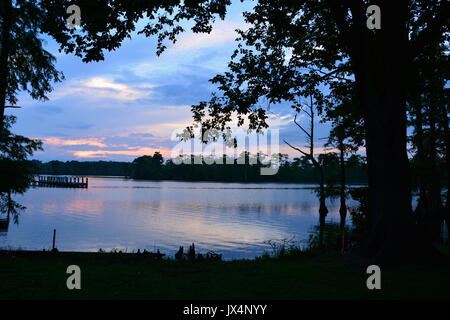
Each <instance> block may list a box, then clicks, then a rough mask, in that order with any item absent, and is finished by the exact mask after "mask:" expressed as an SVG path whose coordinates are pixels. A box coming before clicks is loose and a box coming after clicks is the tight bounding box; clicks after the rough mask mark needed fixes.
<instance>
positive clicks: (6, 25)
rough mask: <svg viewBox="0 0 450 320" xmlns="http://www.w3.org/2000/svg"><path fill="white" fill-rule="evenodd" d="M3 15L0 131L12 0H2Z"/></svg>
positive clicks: (6, 72) (6, 79)
mask: <svg viewBox="0 0 450 320" xmlns="http://www.w3.org/2000/svg"><path fill="white" fill-rule="evenodd" d="M4 6H5V11H4V12H5V16H4V17H3V28H2V35H3V36H2V39H1V44H0V45H1V48H0V132H2V131H3V118H4V116H5V103H6V88H7V85H8V56H9V38H10V33H11V25H12V21H11V20H12V0H4Z"/></svg>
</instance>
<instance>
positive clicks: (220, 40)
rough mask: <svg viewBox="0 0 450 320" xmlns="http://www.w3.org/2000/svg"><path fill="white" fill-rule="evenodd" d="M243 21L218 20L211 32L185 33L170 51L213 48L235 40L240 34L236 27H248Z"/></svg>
mask: <svg viewBox="0 0 450 320" xmlns="http://www.w3.org/2000/svg"><path fill="white" fill-rule="evenodd" d="M246 26H247V25H246V24H245V23H242V22H230V21H218V22H216V23H215V24H214V25H213V29H212V31H211V33H209V34H208V33H193V32H190V33H185V34H183V36H181V37H180V38H179V39H178V41H177V42H176V43H175V44H174V45H173V46H172V47H170V48H169V49H168V53H172V54H174V53H180V52H185V51H191V50H197V49H201V48H212V47H217V46H219V45H222V44H225V43H227V42H231V41H234V40H235V39H236V38H237V37H238V34H237V33H236V31H235V30H236V29H246Z"/></svg>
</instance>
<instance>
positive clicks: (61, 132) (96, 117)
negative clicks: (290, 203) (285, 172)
mask: <svg viewBox="0 0 450 320" xmlns="http://www.w3.org/2000/svg"><path fill="white" fill-rule="evenodd" d="M248 8H249V4H248V3H244V4H241V3H240V2H239V1H238V2H236V3H234V4H233V5H232V6H231V8H230V10H229V14H228V15H227V18H226V19H225V21H218V22H216V23H215V25H214V29H213V32H212V33H211V34H209V35H207V34H193V33H191V32H186V33H184V34H183V35H182V36H180V37H179V38H178V41H177V43H176V44H175V45H169V46H168V49H167V50H166V51H165V52H164V53H163V54H162V55H161V56H159V57H158V56H157V55H156V54H155V51H156V41H155V39H152V38H146V37H145V36H137V35H135V36H133V37H132V39H127V40H126V41H125V42H124V43H123V45H122V46H121V48H119V49H118V50H116V51H114V52H110V53H107V54H106V55H105V60H104V61H102V62H98V63H96V62H93V63H89V64H86V63H83V62H82V61H81V59H79V58H77V57H75V56H73V55H66V54H62V53H59V52H58V50H57V49H58V47H57V45H56V43H54V42H53V41H52V40H51V39H48V38H45V39H46V45H45V48H46V49H47V50H48V51H50V52H51V53H52V54H54V55H55V56H56V58H57V64H56V66H57V69H58V70H60V71H62V72H63V73H64V75H65V80H64V81H63V82H62V83H58V84H55V85H54V90H53V92H52V93H51V94H50V95H49V98H50V100H49V101H46V102H38V101H34V100H32V99H31V98H30V97H28V96H27V95H26V94H20V95H19V102H18V105H20V106H22V108H21V109H14V110H12V109H7V113H9V114H14V115H16V116H17V117H18V121H17V123H16V125H15V127H14V128H13V130H14V132H15V133H18V134H23V135H25V136H28V137H33V138H39V139H42V140H43V141H44V152H38V153H36V155H35V156H34V158H36V159H39V160H42V161H49V160H64V161H65V160H80V161H84V160H117V161H131V160H133V159H134V158H136V157H138V156H141V155H145V154H153V152H154V151H160V152H162V153H163V155H164V156H165V157H166V158H167V157H169V156H170V150H171V149H172V148H173V147H174V146H175V145H176V144H177V142H176V141H173V140H171V135H172V133H173V131H174V130H176V129H182V128H184V127H186V126H187V125H190V124H192V114H191V111H190V106H191V105H192V104H197V103H198V102H200V101H202V100H208V99H209V97H210V94H211V92H213V91H214V90H215V87H214V86H213V85H212V84H211V83H210V82H209V81H208V80H209V79H210V78H212V77H213V76H214V75H216V74H218V73H222V72H224V71H226V66H227V63H228V61H229V59H230V56H231V54H232V52H233V50H234V49H235V48H236V42H235V41H234V39H235V38H236V36H237V35H236V33H235V32H234V30H235V29H237V28H245V24H244V21H243V18H242V12H243V10H245V9H248ZM138 29H139V28H138ZM271 111H272V114H271V118H270V121H269V123H270V125H271V126H272V128H278V129H279V130H280V137H281V140H282V139H286V140H288V141H289V142H291V143H293V144H296V145H297V146H304V145H305V142H306V139H305V136H304V135H303V134H302V133H301V132H300V131H299V129H298V128H297V127H296V126H295V124H294V123H293V122H292V119H293V114H292V111H291V109H290V108H289V106H287V105H279V106H272V107H271ZM300 120H301V118H300ZM304 120H307V119H306V118H305V119H304ZM316 128H317V130H316V132H315V136H316V137H317V139H319V138H321V137H326V136H327V134H328V130H329V125H327V124H317V125H316ZM322 144H323V140H318V141H317V142H316V146H318V147H319V148H318V150H317V151H318V152H322V150H321V148H320V146H321V145H322ZM280 151H281V152H283V153H289V155H290V156H291V157H293V156H298V155H299V154H298V152H296V151H293V150H290V149H289V147H287V146H286V145H284V144H283V142H282V141H280Z"/></svg>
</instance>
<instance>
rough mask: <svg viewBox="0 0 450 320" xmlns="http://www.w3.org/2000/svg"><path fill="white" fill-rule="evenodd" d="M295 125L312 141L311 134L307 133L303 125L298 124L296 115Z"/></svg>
mask: <svg viewBox="0 0 450 320" xmlns="http://www.w3.org/2000/svg"><path fill="white" fill-rule="evenodd" d="M294 123H295V124H296V125H297V127H299V128H300V129H301V130H302V131H303V132H304V133H305V134H306V135H307V136H308V137H309V138H310V139H311V134H309V133H308V131H306V130H305V129H304V128H303V127H302V126H301V125H299V124H298V122H297V115H295V117H294Z"/></svg>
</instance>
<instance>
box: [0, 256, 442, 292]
mask: <svg viewBox="0 0 450 320" xmlns="http://www.w3.org/2000/svg"><path fill="white" fill-rule="evenodd" d="M73 264H75V265H78V266H80V268H81V287H82V288H81V290H68V289H67V288H66V279H67V277H68V276H69V275H68V274H66V268H67V266H69V265H73ZM366 267H367V265H365V264H364V263H363V262H362V261H361V260H358V259H357V258H355V257H342V256H339V255H337V254H321V255H317V256H313V257H310V256H308V257H299V258H295V259H290V260H275V259H268V260H239V261H203V262H189V261H174V260H155V259H152V258H151V257H144V256H142V255H137V254H131V253H126V254H125V253H124V254H120V253H116V254H114V253H76V252H58V253H51V252H27V251H22V252H21V251H17V252H0V298H1V299H433V298H434V299H436V298H438V299H450V268H449V265H448V264H446V265H443V264H440V265H431V264H416V265H398V266H382V267H381V270H382V277H381V283H382V289H381V290H375V291H369V290H368V289H367V288H366V279H367V277H368V275H366V273H365V268H366Z"/></svg>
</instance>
